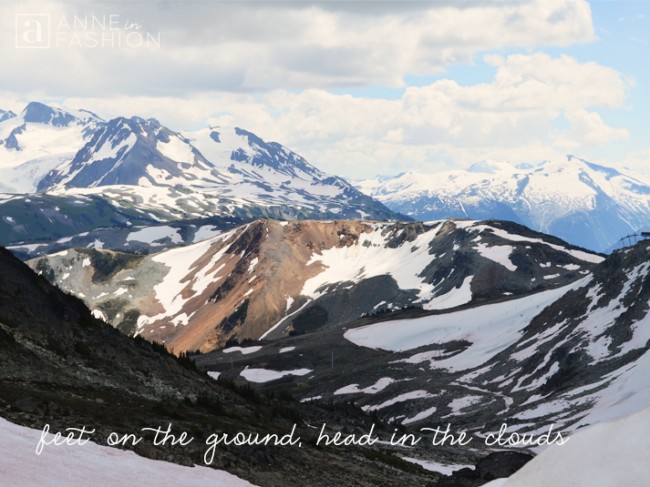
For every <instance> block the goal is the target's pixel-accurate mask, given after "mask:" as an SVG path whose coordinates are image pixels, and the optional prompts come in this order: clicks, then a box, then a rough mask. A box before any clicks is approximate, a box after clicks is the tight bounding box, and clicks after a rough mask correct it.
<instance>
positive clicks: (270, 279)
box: [29, 220, 602, 353]
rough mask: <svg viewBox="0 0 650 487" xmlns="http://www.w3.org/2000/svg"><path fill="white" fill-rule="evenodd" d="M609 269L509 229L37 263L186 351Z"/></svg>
mask: <svg viewBox="0 0 650 487" xmlns="http://www.w3.org/2000/svg"><path fill="white" fill-rule="evenodd" d="M601 260H602V257H601V256H599V255H597V254H593V253H589V252H586V251H583V250H581V249H578V248H576V247H572V246H570V245H568V244H566V243H565V242H562V241H561V240H558V239H555V238H553V237H549V236H547V235H543V234H539V233H536V232H532V231H531V230H528V229H527V228H525V227H522V226H519V225H516V224H512V223H507V222H498V221H488V222H481V221H453V220H450V221H437V222H429V223H415V222H414V223H377V222H365V221H329V222H323V221H296V222H279V221H273V220H257V221H255V222H252V223H250V224H247V225H244V226H241V227H237V228H235V229H233V230H230V231H226V232H224V233H221V234H220V235H217V236H215V237H212V238H209V239H207V240H204V241H201V242H198V243H196V244H193V245H189V246H186V247H180V248H176V249H171V250H167V251H164V252H161V253H158V254H152V255H148V256H143V255H134V254H128V253H123V252H115V251H110V250H95V249H77V250H66V251H63V252H59V253H56V254H53V255H49V256H46V257H41V258H38V259H34V260H32V261H30V262H29V264H30V266H31V267H32V268H34V269H35V270H36V271H38V272H40V273H42V274H43V276H45V277H46V278H47V279H48V280H50V281H51V282H53V283H55V284H56V285H57V286H59V287H60V288H61V289H64V290H66V291H68V292H70V293H72V294H74V295H76V296H78V297H80V298H81V299H83V300H84V301H85V302H86V303H87V305H88V306H89V307H90V308H91V309H92V310H93V313H94V314H95V315H96V316H98V317H101V318H103V319H105V320H106V321H107V322H109V323H111V324H113V325H114V326H116V327H118V328H119V329H121V330H122V331H124V332H125V333H127V334H131V335H133V334H137V335H140V336H143V337H144V338H146V339H147V340H151V341H156V342H161V343H165V344H166V346H167V347H168V348H169V349H171V350H173V351H174V352H175V353H180V352H184V351H194V350H200V351H203V352H205V351H209V350H213V349H215V348H218V347H220V346H223V345H224V344H225V343H226V342H227V341H228V340H229V339H236V340H246V339H260V338H265V339H277V338H280V337H283V336H289V335H300V334H304V333H307V332H310V331H312V330H314V329H317V328H319V327H322V326H333V325H341V324H345V323H348V322H351V321H353V320H356V319H358V318H361V317H363V316H374V315H383V314H390V313H394V312H397V311H401V310H403V309H405V308H409V309H413V311H414V312H415V313H423V314H426V313H430V312H435V311H439V310H444V309H451V308H456V307H459V306H468V305H476V304H480V303H486V302H492V301H500V300H507V299H512V298H513V297H516V296H519V295H525V294H528V293H531V292H536V291H541V290H544V289H550V288H555V287H558V286H561V285H563V284H567V283H569V282H572V281H574V280H576V279H577V278H579V277H581V276H582V275H584V274H585V273H587V272H588V271H589V269H590V268H591V267H592V266H593V264H594V263H596V262H599V261H601Z"/></svg>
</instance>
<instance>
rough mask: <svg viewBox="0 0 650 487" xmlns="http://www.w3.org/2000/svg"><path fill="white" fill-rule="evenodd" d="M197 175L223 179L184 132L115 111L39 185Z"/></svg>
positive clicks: (147, 181)
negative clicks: (66, 160) (68, 160)
mask: <svg viewBox="0 0 650 487" xmlns="http://www.w3.org/2000/svg"><path fill="white" fill-rule="evenodd" d="M199 180H200V181H202V182H206V181H207V182H211V183H213V184H223V183H224V181H225V180H224V178H223V177H222V175H221V174H219V172H218V171H216V169H215V168H214V166H212V164H211V163H210V162H209V161H207V160H206V159H205V158H204V157H203V155H202V154H201V153H200V152H199V151H198V150H197V149H195V148H194V147H193V146H192V145H191V144H190V143H189V141H188V140H187V139H186V138H185V137H183V136H182V135H180V134H178V133H176V132H173V131H172V130H170V129H168V128H166V127H164V126H162V125H161V124H160V122H158V121H157V120H156V119H153V118H149V119H146V120H145V119H143V118H140V117H131V118H125V117H118V118H115V119H113V120H110V121H108V122H107V123H106V124H104V125H103V126H102V127H101V128H100V129H99V130H97V131H96V132H95V134H94V135H93V137H92V139H91V140H90V141H88V143H86V144H85V145H84V146H83V148H81V150H79V152H77V154H76V155H75V157H74V159H73V160H72V161H71V162H70V163H69V164H64V165H62V166H59V167H57V168H56V169H55V170H53V171H51V172H50V173H49V174H48V175H47V176H46V177H45V178H44V179H43V180H42V181H41V182H40V183H39V185H38V189H39V190H51V189H63V188H66V187H79V188H95V187H99V186H109V185H133V186H174V185H178V184H183V185H191V184H192V183H194V182H196V181H199Z"/></svg>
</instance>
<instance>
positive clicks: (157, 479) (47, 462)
mask: <svg viewBox="0 0 650 487" xmlns="http://www.w3.org/2000/svg"><path fill="white" fill-rule="evenodd" d="M51 437H52V436H51V435H50V438H51ZM40 438H41V432H40V431H38V430H34V429H31V428H25V427H24V426H18V425H15V424H13V423H10V422H8V421H6V420H5V419H2V418H0V472H2V474H1V480H0V484H2V485H14V486H20V487H48V486H60V485H65V486H66V487H88V486H89V485H96V486H101V487H124V486H125V485H137V486H138V487H172V486H174V487H177V486H179V485H183V486H184V487H192V486H196V487H199V486H201V487H202V486H206V485H210V486H215V487H226V486H227V487H246V486H249V487H250V486H252V485H253V484H251V483H249V482H247V481H245V480H242V479H240V478H239V477H236V476H234V475H231V474H229V473H228V472H224V471H223V470H215V469H212V468H207V467H193V468H191V467H183V466H180V465H176V464H173V463H167V462H160V461H156V460H150V459H148V458H144V457H140V456H138V455H136V454H135V453H133V452H130V451H124V450H118V449H115V448H108V447H105V446H100V445H97V444H96V443H91V442H88V443H86V444H84V445H83V446H78V445H77V446H58V447H56V446H46V447H45V449H44V451H43V453H42V454H41V455H40V456H38V455H36V453H35V449H36V445H37V444H38V441H39V439H40Z"/></svg>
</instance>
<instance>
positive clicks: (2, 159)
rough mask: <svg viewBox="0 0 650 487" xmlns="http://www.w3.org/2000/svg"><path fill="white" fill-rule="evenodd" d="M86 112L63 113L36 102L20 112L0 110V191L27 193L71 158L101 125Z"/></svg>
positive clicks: (92, 115)
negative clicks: (52, 170) (55, 168)
mask: <svg viewBox="0 0 650 487" xmlns="http://www.w3.org/2000/svg"><path fill="white" fill-rule="evenodd" d="M101 123H102V121H101V119H99V117H97V116H96V115H94V114H92V113H90V112H84V111H78V112H76V113H70V112H66V111H63V110H60V109H56V108H51V107H48V106H46V105H43V104H41V103H37V102H31V103H29V104H28V105H27V106H26V107H25V109H24V110H23V112H22V113H21V114H20V115H18V116H17V115H15V114H14V113H13V112H4V111H0V176H1V178H0V179H1V181H2V182H0V192H5V193H29V192H33V191H35V190H36V187H37V185H38V182H39V181H40V180H41V179H42V178H43V177H44V176H45V175H46V174H47V173H48V172H49V171H50V170H51V169H53V168H54V167H57V166H59V165H60V164H65V163H67V162H68V161H70V160H72V158H73V157H74V155H75V153H76V152H77V151H78V150H79V148H80V147H82V146H83V144H84V143H85V141H86V140H87V139H88V138H89V137H90V136H91V135H92V134H93V133H94V131H95V130H97V128H98V127H99V126H100V125H101Z"/></svg>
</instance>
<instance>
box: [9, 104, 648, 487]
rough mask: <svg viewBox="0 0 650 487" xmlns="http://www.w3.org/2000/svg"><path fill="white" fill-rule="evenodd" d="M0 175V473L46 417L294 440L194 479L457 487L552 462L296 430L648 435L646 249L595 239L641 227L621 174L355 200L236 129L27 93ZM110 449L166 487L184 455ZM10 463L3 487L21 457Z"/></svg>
mask: <svg viewBox="0 0 650 487" xmlns="http://www.w3.org/2000/svg"><path fill="white" fill-rule="evenodd" d="M0 181H2V183H0V184H2V186H1V187H0V191H2V192H3V193H2V194H0V245H1V246H8V247H9V250H10V251H11V252H9V251H7V250H5V249H2V248H0V356H1V357H2V360H0V416H2V418H6V419H8V420H10V421H12V422H14V423H16V424H18V425H21V426H17V425H10V424H8V423H6V422H5V421H4V420H0V431H2V433H3V435H4V434H6V435H9V437H10V439H9V440H8V442H2V441H0V444H1V446H2V450H3V451H2V452H1V453H2V455H0V458H4V459H5V463H6V462H7V460H6V459H9V458H17V459H18V460H20V459H24V458H25V455H26V454H25V453H24V452H23V451H22V450H20V451H19V452H18V453H14V452H12V454H13V455H14V456H11V455H8V452H7V450H9V449H11V448H13V446H15V448H18V449H22V448H24V446H25V444H26V441H25V438H31V437H35V435H38V431H34V430H26V429H25V427H29V428H33V429H36V430H39V429H40V428H42V426H43V424H45V423H47V424H50V425H51V426H52V427H53V428H59V429H62V428H65V427H70V426H80V427H81V425H87V426H91V427H94V428H96V429H97V431H98V432H99V433H100V434H101V435H104V437H105V435H106V434H107V433H108V432H110V431H118V432H121V433H126V432H129V431H133V430H134V429H136V430H137V429H138V428H141V427H142V426H151V427H155V426H157V425H158V426H159V425H161V424H163V425H164V424H172V423H173V424H174V426H176V427H178V428H181V429H184V430H186V431H188V432H190V433H191V434H192V435H195V436H196V437H197V438H199V437H202V436H205V435H206V434H207V433H210V432H215V431H218V432H221V433H235V432H238V431H251V430H253V431H259V432H280V431H281V432H288V431H290V430H291V427H292V425H296V427H297V428H299V429H300V430H301V433H302V434H303V435H304V445H303V446H301V447H300V448H269V447H267V446H243V447H234V446H230V447H228V446H226V445H223V448H220V449H219V450H218V452H217V454H216V459H215V462H214V464H213V465H212V467H213V468H216V469H219V470H217V471H215V472H216V473H215V474H214V475H215V476H214V477H212V476H210V478H214V479H220V478H230V477H227V474H225V473H224V472H222V471H221V470H227V471H228V472H230V474H232V475H235V476H236V477H237V478H234V477H232V478H231V480H232V481H233V482H241V483H244V484H245V481H250V482H252V483H255V484H258V485H264V486H267V485H268V486H271V487H272V486H275V485H286V483H287V481H289V482H297V483H300V484H301V485H314V486H316V485H319V486H320V485H323V486H325V485H378V486H383V485H385V486H389V485H414V486H415V485H418V486H420V485H427V486H428V487H447V486H456V485H467V486H478V485H482V484H485V483H486V482H488V481H491V480H493V479H495V478H499V477H508V476H510V475H511V474H512V473H513V472H514V471H515V470H517V469H519V468H521V467H522V466H523V465H524V464H526V462H528V460H530V458H531V457H532V454H537V453H540V452H541V454H540V455H539V456H538V457H537V458H536V459H534V460H532V461H531V462H530V463H528V466H526V467H523V469H522V470H521V472H520V473H518V474H515V475H514V476H512V477H511V478H510V479H508V480H500V481H498V482H497V483H496V484H492V485H495V487H497V486H498V485H528V482H529V480H530V485H543V484H544V482H548V479H550V478H556V477H557V476H554V474H555V472H553V473H549V472H548V470H549V469H550V468H553V465H554V462H556V461H558V460H557V456H555V457H554V455H557V453H552V452H553V451H555V450H554V449H553V448H550V449H549V450H546V451H542V450H544V449H543V448H542V447H537V446H533V447H527V448H522V447H518V448H512V449H511V448H504V447H501V446H488V445H485V444H482V442H476V443H475V444H474V446H473V447H470V448H466V447H458V446H449V445H447V446H441V447H435V448H432V445H431V443H430V441H429V440H430V437H426V436H427V435H426V434H425V435H424V436H425V437H426V440H427V441H425V442H423V443H421V444H418V445H414V446H412V447H405V446H401V445H395V444H390V443H389V442H387V441H382V442H377V444H375V445H372V446H368V447H366V446H362V445H361V446H355V445H343V446H337V447H336V448H332V447H324V446H319V445H317V444H316V437H317V436H318V426H315V425H320V424H323V423H326V424H327V425H328V427H329V428H330V429H331V431H332V432H341V433H353V434H359V435H360V434H362V433H367V432H368V428H371V427H372V428H375V431H376V433H377V434H378V435H379V436H381V437H382V438H384V439H385V438H387V437H389V436H390V434H391V433H398V432H399V433H400V434H402V433H403V434H416V433H417V434H420V433H421V432H422V430H421V428H423V427H436V426H442V427H444V426H445V425H448V426H449V427H450V428H451V429H452V430H453V431H465V432H467V433H469V434H471V435H473V436H474V437H476V438H478V439H481V438H485V436H486V434H488V433H489V432H496V431H498V430H499V428H500V427H502V425H503V424H507V427H508V431H509V432H516V433H517V434H526V435H539V434H544V433H546V432H548V431H549V428H554V430H555V431H558V432H561V433H562V434H564V435H574V434H575V436H576V440H577V443H578V444H579V445H589V442H590V441H595V440H594V438H595V437H596V438H597V437H599V435H601V434H602V435H604V437H607V438H610V437H611V432H612V430H613V429H614V428H616V427H618V426H620V427H621V428H625V431H632V430H634V429H635V428H642V427H644V426H643V425H644V421H645V420H646V419H647V408H649V407H650V379H648V374H647V371H648V369H649V368H650V305H649V303H650V241H648V240H642V241H639V242H637V243H636V244H635V245H629V246H627V247H623V248H619V249H614V247H616V243H617V241H618V239H620V237H622V236H624V235H626V234H629V233H635V232H638V231H639V230H642V229H645V228H646V226H647V225H650V220H648V218H649V216H648V215H649V214H650V211H649V210H650V186H648V184H647V183H646V182H644V181H643V178H642V177H633V176H631V175H629V174H624V173H621V172H619V171H615V170H613V169H610V168H607V167H604V166H600V165H597V164H593V163H590V162H587V161H584V160H581V159H578V158H575V157H569V158H567V160H566V161H553V162H546V163H542V164H539V165H536V166H523V165H520V166H517V167H515V166H511V165H509V164H504V163H493V162H490V163H481V164H477V165H475V166H473V167H472V168H471V170H469V171H455V172H452V173H444V174H438V175H435V176H431V177H429V176H424V175H418V174H416V173H406V174H402V175H400V176H398V177H396V178H376V179H375V180H368V181H365V182H361V183H360V184H359V187H358V188H355V187H354V186H352V185H351V184H349V183H348V182H346V181H345V180H343V179H341V178H339V177H337V176H331V175H327V174H325V173H323V172H322V171H320V170H319V169H317V168H316V167H314V166H312V165H311V164H309V163H308V162H307V161H306V160H305V159H303V158H302V157H301V156H299V155H298V154H296V153H294V152H292V151H291V150H289V149H287V148H285V147H283V146H282V145H280V144H278V143H275V142H267V141H264V140H263V139H261V138H260V137H258V136H257V135H255V134H253V133H251V132H249V131H246V130H244V129H241V128H237V127H233V128H228V127H205V128H202V129H198V130H196V131H193V132H176V131H174V130H173V129H171V128H167V127H165V126H164V125H162V124H161V123H160V122H159V121H157V120H155V119H144V118H141V117H117V118H114V119H111V120H103V119H102V118H100V117H99V116H97V115H95V114H93V113H91V112H88V111H84V110H78V111H68V110H62V109H58V108H53V107H49V106H47V105H44V104H41V103H37V102H33V103H30V104H28V105H27V106H26V107H25V109H24V110H23V111H21V112H20V114H16V113H14V112H11V111H2V110H0ZM366 193H367V194H366ZM384 203H385V206H384ZM404 215H408V217H407V216H404ZM409 218H412V219H413V220H418V221H412V220H410V219H409ZM531 228H532V229H531ZM551 234H552V235H551ZM560 237H563V238H560ZM597 250H598V251H597ZM599 251H607V254H605V253H603V252H599ZM17 257H19V258H20V259H23V261H24V262H21V260H19V259H18V258H17ZM630 415H632V416H630ZM621 418H627V419H621ZM610 420H616V421H618V422H617V423H614V426H612V427H610V426H608V425H607V424H606V422H607V421H610ZM583 429H584V431H583ZM590 431H592V432H593V433H590ZM580 438H586V439H585V440H582V439H580ZM3 440H4V438H3ZM569 444H571V443H569ZM639 444H640V445H642V443H639ZM12 445H13V446H12ZM617 445H619V446H620V451H621V452H623V451H625V448H624V446H625V445H622V444H621V443H620V442H619V443H617ZM642 447H643V445H642ZM582 448H583V449H584V446H583V447H582ZM132 449H134V450H135V451H136V453H138V454H139V455H141V456H144V457H147V458H149V459H156V460H164V461H166V462H174V463H176V464H178V465H179V466H177V467H175V468H174V469H171V467H169V466H164V467H162V468H163V470H165V471H167V469H170V470H169V471H170V472H171V471H172V470H173V471H174V472H175V473H174V475H178V476H179V477H178V478H175V479H174V482H177V483H180V484H182V479H183V475H184V474H183V473H182V472H183V469H184V468H187V467H190V466H192V465H196V464H199V463H201V461H202V458H204V457H203V453H204V449H203V448H201V447H200V445H198V444H195V445H193V446H191V447H190V448H186V449H181V448H176V447H174V446H169V445H168V446H167V447H161V448H156V447H152V446H151V445H147V444H142V445H133V446H132ZM505 450H507V451H505ZM601 450H602V451H601V452H600V453H599V455H600V458H601V460H600V461H601V462H602V463H603V464H604V467H603V469H601V470H602V472H601V473H602V475H603V476H605V475H606V472H607V470H608V469H609V470H612V469H617V470H619V471H620V470H625V471H626V472H629V473H633V469H632V466H630V465H629V463H630V461H636V460H638V457H639V456H638V455H633V454H630V460H628V463H627V464H626V463H625V461H626V459H625V458H623V459H620V457H621V453H620V452H619V453H618V456H615V458H618V459H619V460H620V461H621V464H620V465H621V466H620V467H619V466H618V464H616V465H613V464H610V465H608V464H607V462H608V461H609V460H608V458H607V454H608V453H611V452H609V450H607V449H601ZM82 453H83V454H81V453H79V455H80V456H79V457H76V460H74V461H75V462H77V463H76V464H79V465H83V464H86V463H88V462H91V463H92V464H93V465H100V467H101V468H100V470H106V469H107V468H115V469H117V468H118V467H119V465H117V464H116V465H108V463H109V462H107V460H106V458H108V457H110V452H107V451H106V450H103V449H101V447H100V446H98V445H94V446H92V447H91V448H89V449H88V450H86V451H83V452H82ZM580 453H581V452H580V451H577V450H573V451H571V450H569V454H570V455H569V456H570V458H571V459H572V460H573V461H575V465H577V466H579V471H581V472H584V471H585V469H586V468H588V467H585V465H586V464H585V463H584V462H585V458H584V455H582V456H581V454H580ZM583 453H584V452H583ZM29 454H30V455H31V454H32V449H30V451H29ZM120 455H121V454H120ZM66 458H72V457H67V456H66ZM120 458H125V457H122V456H121V457H120ZM641 458H643V457H641ZM619 460H617V462H618V461H619ZM131 461H132V462H133V466H134V467H133V468H134V469H135V471H138V469H141V471H142V472H144V471H149V469H151V468H152V465H151V464H149V463H146V462H143V461H142V460H141V459H137V460H129V463H130V462H131ZM96 462H97V463H96ZM581 462H582V463H581ZM35 463H36V462H35ZM117 463H119V464H121V463H122V462H121V461H120V462H117ZM42 465H43V464H41V467H40V468H41V470H38V469H35V470H34V471H43V468H44V467H42ZM162 465H165V464H162ZM180 465H184V466H186V467H181V466H180ZM563 465H566V463H565V464H563ZM55 467H56V468H60V465H59V464H57V465H55V466H54V467H52V468H55ZM177 468H178V469H180V470H177ZM567 468H568V467H567ZM0 470H3V471H4V470H5V469H4V465H2V464H0ZM569 470H571V469H569ZM646 470H647V468H646ZM56 471H57V472H59V471H60V470H56ZM11 472H12V482H13V483H14V484H16V485H18V484H21V483H24V482H21V481H19V480H20V479H22V478H23V477H17V476H16V475H23V474H24V473H25V467H24V465H23V466H22V467H21V468H19V469H14V470H12V471H11ZM646 473H647V472H646ZM93 475H96V472H95V473H92V472H90V473H89V476H91V477H92V476H93ZM170 475H171V474H170ZM206 475H208V474H206ZM224 476H226V477H224ZM578 476H579V475H578ZM575 477H576V472H574V471H571V477H570V479H571V481H573V480H574V479H575ZM89 478H90V477H89ZM187 478H188V479H189V478H190V476H188V477H187ZM206 478H207V477H206ZM617 478H620V479H624V478H630V479H636V477H634V475H631V474H630V475H628V476H620V477H617ZM242 479H244V480H242ZM522 479H523V480H522ZM567 479H569V477H567ZM533 482H538V484H533ZM631 482H634V480H632V481H631Z"/></svg>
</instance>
